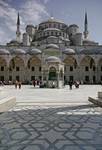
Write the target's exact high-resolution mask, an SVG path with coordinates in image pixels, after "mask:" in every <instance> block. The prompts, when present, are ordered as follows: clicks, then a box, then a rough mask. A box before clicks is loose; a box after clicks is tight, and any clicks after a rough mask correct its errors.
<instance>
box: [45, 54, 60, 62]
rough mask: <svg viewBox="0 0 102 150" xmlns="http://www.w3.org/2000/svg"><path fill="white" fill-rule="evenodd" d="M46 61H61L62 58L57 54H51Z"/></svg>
mask: <svg viewBox="0 0 102 150" xmlns="http://www.w3.org/2000/svg"><path fill="white" fill-rule="evenodd" d="M45 61H46V62H56V63H60V62H61V60H60V59H59V58H58V57H56V56H49V57H48V58H47V59H46V60H45Z"/></svg>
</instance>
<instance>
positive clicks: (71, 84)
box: [69, 80, 73, 90]
mask: <svg viewBox="0 0 102 150" xmlns="http://www.w3.org/2000/svg"><path fill="white" fill-rule="evenodd" d="M72 86H73V81H72V80H71V81H69V89H70V90H72Z"/></svg>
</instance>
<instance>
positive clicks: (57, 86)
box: [57, 71, 60, 88]
mask: <svg viewBox="0 0 102 150" xmlns="http://www.w3.org/2000/svg"><path fill="white" fill-rule="evenodd" d="M57 87H58V88H60V87H59V71H58V72H57Z"/></svg>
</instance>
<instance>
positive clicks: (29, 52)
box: [28, 48, 41, 55]
mask: <svg viewBox="0 0 102 150" xmlns="http://www.w3.org/2000/svg"><path fill="white" fill-rule="evenodd" d="M28 54H30V55H38V54H41V50H40V49H37V48H32V49H30V50H29V51H28Z"/></svg>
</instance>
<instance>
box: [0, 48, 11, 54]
mask: <svg viewBox="0 0 102 150" xmlns="http://www.w3.org/2000/svg"><path fill="white" fill-rule="evenodd" d="M8 54H10V52H9V51H8V50H6V49H0V55H8Z"/></svg>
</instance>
